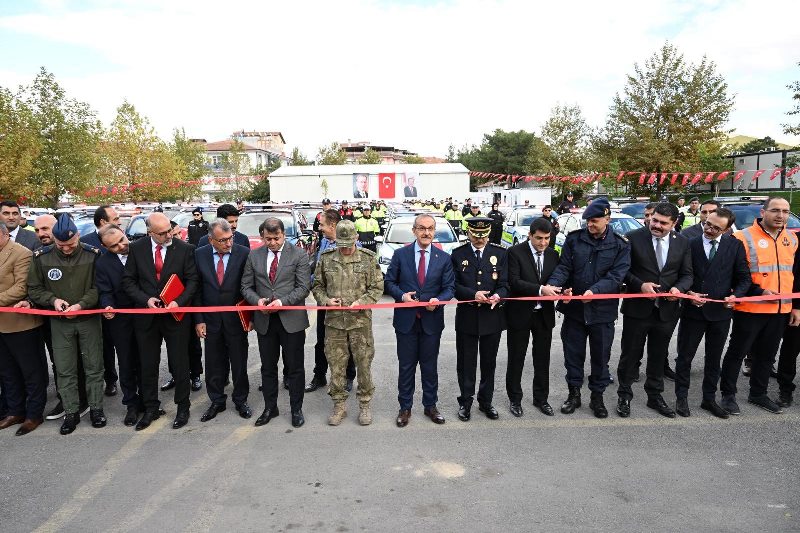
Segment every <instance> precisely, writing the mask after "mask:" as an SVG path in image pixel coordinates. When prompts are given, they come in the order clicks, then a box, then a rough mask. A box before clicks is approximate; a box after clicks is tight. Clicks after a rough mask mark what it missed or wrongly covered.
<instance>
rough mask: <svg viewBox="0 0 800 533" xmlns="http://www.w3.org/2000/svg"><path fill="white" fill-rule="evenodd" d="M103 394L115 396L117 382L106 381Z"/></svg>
mask: <svg viewBox="0 0 800 533" xmlns="http://www.w3.org/2000/svg"><path fill="white" fill-rule="evenodd" d="M103 394H105V395H106V396H116V395H117V382H116V381H115V382H113V383H106V389H105V390H104V391H103Z"/></svg>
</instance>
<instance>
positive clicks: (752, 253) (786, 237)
mask: <svg viewBox="0 0 800 533" xmlns="http://www.w3.org/2000/svg"><path fill="white" fill-rule="evenodd" d="M733 236H734V237H736V238H737V239H739V240H740V241H742V243H743V244H744V250H745V253H746V254H747V264H748V266H749V267H750V276H751V277H752V279H753V283H755V284H756V285H758V286H759V287H761V288H762V289H769V290H770V291H772V292H773V293H779V294H790V293H791V292H792V284H793V283H794V275H793V274H792V266H793V265H794V253H795V252H796V251H797V236H796V235H795V234H794V233H792V232H790V231H786V228H783V229H782V230H781V232H780V233H779V234H778V238H777V239H773V238H772V235H770V234H769V233H767V232H766V231H764V228H762V227H761V224H759V223H758V219H756V220H755V221H753V225H752V226H750V227H749V228H745V229H743V230H740V231H737V232H736V233H734V234H733ZM734 309H735V310H736V311H743V312H745V313H789V312H791V310H792V299H791V298H782V299H781V300H780V303H779V302H778V300H772V301H768V302H742V303H737V304H736V305H735V306H734Z"/></svg>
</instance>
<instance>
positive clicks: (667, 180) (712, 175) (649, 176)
mask: <svg viewBox="0 0 800 533" xmlns="http://www.w3.org/2000/svg"><path fill="white" fill-rule="evenodd" d="M784 171H785V172H786V177H787V178H790V177H792V176H793V175H794V174H796V173H797V172H800V167H792V168H788V167H787V168H783V167H780V168H774V169H761V170H738V171H735V172H734V171H730V170H726V171H724V172H641V171H630V170H620V171H619V172H590V173H588V174H584V175H575V176H539V175H533V176H519V175H516V174H497V173H494V172H475V171H473V172H470V173H469V175H470V176H472V177H475V178H482V179H486V180H487V181H485V182H484V184H490V183H508V182H509V181H510V182H511V183H518V182H523V183H530V182H563V183H571V184H575V185H580V184H589V183H593V182H596V181H600V180H604V179H614V178H616V181H617V183H619V182H621V181H622V180H623V179H625V178H629V179H630V178H631V177H633V176H638V183H639V185H655V184H656V183H658V185H664V184H669V185H672V186H675V185H680V186H682V187H686V186H687V185H696V184H698V183H700V182H702V183H714V182H719V181H725V180H726V179H728V178H730V179H732V180H733V183H736V182H738V181H741V180H743V179H745V178H746V177H747V175H748V174H751V175H750V183H753V182H755V181H757V180H758V179H759V178H760V177H761V176H762V175H764V174H765V173H767V172H770V174H769V179H770V180H774V179H775V178H777V177H778V176H780V175H781V174H782V173H783V172H784Z"/></svg>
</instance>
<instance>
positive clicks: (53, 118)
mask: <svg viewBox="0 0 800 533" xmlns="http://www.w3.org/2000/svg"><path fill="white" fill-rule="evenodd" d="M17 97H18V99H20V100H21V101H23V102H24V103H25V105H26V106H27V107H28V109H30V111H31V113H32V115H33V121H34V124H35V126H36V130H37V134H38V137H39V141H40V143H41V150H39V152H38V155H37V157H36V158H35V160H34V162H33V169H32V171H31V173H30V175H29V177H28V179H27V181H25V182H24V183H20V184H19V185H18V187H17V190H19V191H20V192H22V193H24V195H25V196H26V197H27V198H28V200H29V203H30V204H31V205H37V204H38V205H43V206H48V207H53V208H55V207H57V206H58V202H59V200H60V199H61V197H62V196H64V195H65V194H67V193H68V192H70V193H79V192H81V191H84V190H86V189H87V188H89V187H90V186H93V185H95V184H96V183H97V181H96V180H97V178H96V169H97V158H96V152H97V146H98V141H99V139H100V134H101V132H102V127H101V125H100V123H99V122H98V121H97V119H96V117H95V113H94V111H92V110H91V108H90V107H89V105H88V104H86V103H84V102H79V101H78V100H74V99H70V98H67V96H66V93H65V91H64V89H62V88H61V86H59V84H58V83H57V82H56V80H55V77H54V76H53V74H51V73H49V72H47V71H46V70H45V69H44V67H43V68H42V69H41V70H40V71H39V74H37V75H36V78H34V80H33V84H32V85H31V86H29V87H23V88H20V92H19V94H18V96H17Z"/></svg>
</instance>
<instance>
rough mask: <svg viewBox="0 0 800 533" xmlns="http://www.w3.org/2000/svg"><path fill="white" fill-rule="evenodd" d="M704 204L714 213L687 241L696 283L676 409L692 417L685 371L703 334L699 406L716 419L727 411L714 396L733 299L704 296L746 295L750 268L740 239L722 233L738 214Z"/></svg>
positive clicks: (685, 318)
mask: <svg viewBox="0 0 800 533" xmlns="http://www.w3.org/2000/svg"><path fill="white" fill-rule="evenodd" d="M707 207H713V208H714V209H715V212H711V213H707V214H706V221H705V222H704V223H703V234H702V235H701V236H698V237H694V238H692V239H690V240H689V247H690V249H691V252H692V253H691V255H692V272H693V276H694V282H693V284H692V289H691V290H690V291H689V293H688V294H691V295H694V296H696V297H697V300H694V301H691V302H689V301H686V302H684V303H683V313H682V315H681V321H680V325H679V326H678V359H677V361H676V363H675V398H676V400H675V411H676V412H677V413H678V414H679V415H681V416H690V411H689V404H688V401H687V396H688V394H689V375H690V372H691V367H692V359H694V356H695V354H696V353H697V347H698V346H699V345H700V341H701V340H702V339H703V337H704V336H705V340H706V342H705V364H704V368H703V401H702V403H701V404H700V407H701V408H702V409H705V410H706V411H708V412H710V413H711V414H713V415H714V416H717V417H719V418H728V412H727V411H726V410H725V409H723V408H722V407H720V406H719V405H718V404H717V402H716V399H715V396H716V393H717V384H718V382H719V375H720V360H721V358H722V350H723V348H724V347H725V340H726V339H727V337H728V331H730V327H731V319H732V318H733V302H730V303H725V304H721V303H716V302H706V299H711V300H726V301H729V300H732V299H733V298H739V297H742V296H747V292H748V290H749V289H750V285H751V280H750V269H749V268H748V266H747V260H746V256H745V253H744V246H742V243H741V241H740V240H738V239H735V238H734V237H732V236H730V235H726V234H725V233H726V232H727V230H728V228H730V227H731V225H732V224H733V223H734V221H735V220H736V216H735V215H734V214H733V212H732V211H731V210H729V209H725V208H723V207H719V208H718V207H717V206H714V205H710V204H703V205H702V206H701V209H705V208H707ZM693 227H694V226H691V227H690V228H687V229H686V230H684V231H688V230H690V229H692V228H693Z"/></svg>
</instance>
